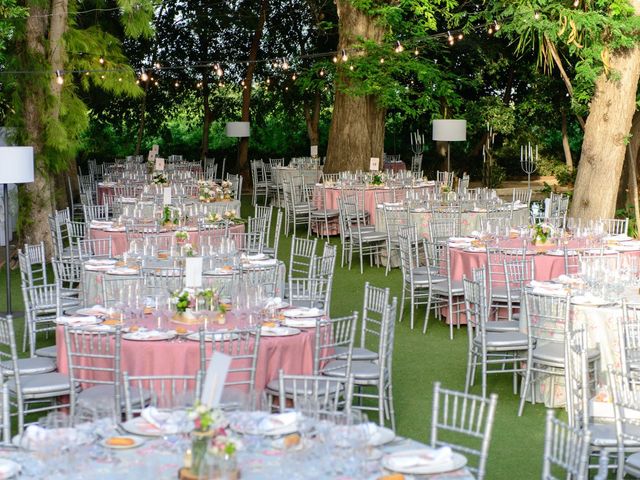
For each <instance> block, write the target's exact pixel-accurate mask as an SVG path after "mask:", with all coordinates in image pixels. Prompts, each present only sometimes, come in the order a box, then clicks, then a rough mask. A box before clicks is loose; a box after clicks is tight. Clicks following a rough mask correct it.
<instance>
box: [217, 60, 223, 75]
mask: <svg viewBox="0 0 640 480" xmlns="http://www.w3.org/2000/svg"><path fill="white" fill-rule="evenodd" d="M215 69H216V75H218V76H219V77H221V76H222V75H223V74H224V72H223V71H222V67H221V66H220V64H219V63H216V67H215Z"/></svg>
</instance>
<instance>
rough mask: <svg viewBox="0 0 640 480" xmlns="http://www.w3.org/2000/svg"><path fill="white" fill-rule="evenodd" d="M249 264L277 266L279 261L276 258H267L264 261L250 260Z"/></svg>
mask: <svg viewBox="0 0 640 480" xmlns="http://www.w3.org/2000/svg"><path fill="white" fill-rule="evenodd" d="M249 263H251V264H252V265H275V264H276V263H278V260H277V259H275V258H266V259H264V260H250V261H249Z"/></svg>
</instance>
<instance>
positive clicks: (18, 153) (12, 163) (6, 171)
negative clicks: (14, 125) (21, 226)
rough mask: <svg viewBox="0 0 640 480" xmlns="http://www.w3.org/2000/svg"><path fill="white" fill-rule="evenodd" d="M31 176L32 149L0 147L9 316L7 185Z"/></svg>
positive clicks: (31, 180)
mask: <svg viewBox="0 0 640 480" xmlns="http://www.w3.org/2000/svg"><path fill="white" fill-rule="evenodd" d="M33 180H34V176H33V147H0V184H2V185H3V191H2V194H3V201H4V202H3V203H4V243H5V249H4V258H5V272H6V275H7V276H6V284H5V287H6V291H7V292H6V293H7V314H8V315H11V313H12V311H11V310H12V309H11V269H10V268H9V262H10V260H11V259H10V255H9V235H10V234H11V228H10V227H9V225H10V223H11V219H10V214H9V184H12V183H31V182H33Z"/></svg>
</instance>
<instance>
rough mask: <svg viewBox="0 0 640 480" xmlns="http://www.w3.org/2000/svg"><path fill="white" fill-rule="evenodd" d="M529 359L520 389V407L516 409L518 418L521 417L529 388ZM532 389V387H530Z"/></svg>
mask: <svg viewBox="0 0 640 480" xmlns="http://www.w3.org/2000/svg"><path fill="white" fill-rule="evenodd" d="M530 384H531V359H530V358H528V359H527V371H526V373H525V375H524V386H523V387H522V394H521V395H522V397H521V398H520V406H519V407H518V416H519V417H521V416H522V412H523V410H524V402H525V401H526V400H527V393H528V390H529V388H530V387H531V385H530ZM531 388H532V387H531Z"/></svg>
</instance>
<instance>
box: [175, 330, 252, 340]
mask: <svg viewBox="0 0 640 480" xmlns="http://www.w3.org/2000/svg"><path fill="white" fill-rule="evenodd" d="M185 338H186V339H187V340H194V341H196V342H198V341H200V332H193V333H190V334H189V335H187V336H186V337H185ZM238 338H240V335H238V334H237V333H234V332H229V331H227V330H220V331H218V332H205V334H204V341H205V342H213V341H214V340H215V341H216V342H220V341H222V342H228V341H231V340H237V339H238Z"/></svg>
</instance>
